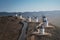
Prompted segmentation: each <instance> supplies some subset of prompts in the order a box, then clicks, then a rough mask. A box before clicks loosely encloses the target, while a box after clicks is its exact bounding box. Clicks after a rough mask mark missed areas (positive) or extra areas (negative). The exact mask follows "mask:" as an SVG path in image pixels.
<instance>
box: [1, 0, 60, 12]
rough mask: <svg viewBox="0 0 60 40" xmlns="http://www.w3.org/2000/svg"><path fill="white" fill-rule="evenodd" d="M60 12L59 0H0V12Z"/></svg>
mask: <svg viewBox="0 0 60 40" xmlns="http://www.w3.org/2000/svg"><path fill="white" fill-rule="evenodd" d="M51 10H60V0H0V12H25V11H51Z"/></svg>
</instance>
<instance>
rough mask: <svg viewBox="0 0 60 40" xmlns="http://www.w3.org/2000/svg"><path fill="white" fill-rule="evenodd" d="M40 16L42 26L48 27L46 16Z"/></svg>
mask: <svg viewBox="0 0 60 40" xmlns="http://www.w3.org/2000/svg"><path fill="white" fill-rule="evenodd" d="M42 18H43V24H44V26H45V27H48V20H47V18H46V16H43V17H42Z"/></svg>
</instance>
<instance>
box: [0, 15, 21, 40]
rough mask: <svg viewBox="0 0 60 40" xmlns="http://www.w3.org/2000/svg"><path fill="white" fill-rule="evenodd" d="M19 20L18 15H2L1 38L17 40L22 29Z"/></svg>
mask: <svg viewBox="0 0 60 40" xmlns="http://www.w3.org/2000/svg"><path fill="white" fill-rule="evenodd" d="M19 22H20V20H19V19H18V18H17V17H12V16H3V17H0V40H17V39H18V36H19V35H20V33H21V29H22V24H20V23H19Z"/></svg>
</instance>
